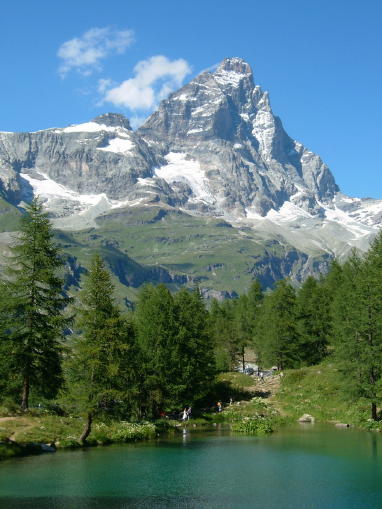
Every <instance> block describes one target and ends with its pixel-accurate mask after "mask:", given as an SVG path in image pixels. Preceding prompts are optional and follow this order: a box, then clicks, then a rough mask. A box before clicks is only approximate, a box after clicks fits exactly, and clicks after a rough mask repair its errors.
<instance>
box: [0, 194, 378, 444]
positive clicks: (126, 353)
mask: <svg viewBox="0 0 382 509" xmlns="http://www.w3.org/2000/svg"><path fill="white" fill-rule="evenodd" d="M381 275H382V236H381V235H379V236H378V237H377V238H376V239H375V241H374V242H373V243H372V245H371V247H370V250H369V251H368V252H367V253H366V254H365V255H362V256H361V255H359V254H357V253H355V252H354V253H352V255H351V256H350V257H349V259H348V260H347V261H346V262H345V263H344V264H343V265H340V264H339V263H338V262H336V261H335V262H333V264H332V267H331V269H330V271H329V273H328V274H327V275H325V276H322V277H321V279H320V280H316V279H314V278H312V277H308V278H307V279H306V281H305V282H304V283H303V285H302V286H301V287H300V288H299V289H296V288H294V287H293V286H292V285H291V283H290V282H288V281H287V280H284V281H280V282H278V283H277V284H276V285H275V288H274V290H273V291H271V292H265V293H264V292H263V291H262V289H261V287H260V284H259V283H258V282H257V281H255V282H253V284H252V285H251V287H250V289H249V290H248V292H247V293H246V294H244V295H241V296H240V297H238V298H237V299H232V300H225V301H223V302H218V301H216V300H213V301H212V302H211V303H210V305H209V306H208V307H207V306H206V304H205V302H204V301H203V299H202V297H201V294H200V292H199V290H198V289H197V288H195V289H194V290H193V291H189V290H186V289H182V290H180V291H178V292H177V293H175V294H172V293H170V291H169V290H168V289H167V288H166V287H165V286H164V285H158V286H153V285H146V286H145V287H144V288H143V289H142V290H141V292H140V293H139V295H138V301H137V304H136V307H135V309H134V310H133V311H128V312H122V311H121V309H120V308H119V306H118V305H117V304H116V301H115V298H114V295H113V292H114V289H113V284H112V279H111V275H110V273H109V272H108V271H107V269H106V267H105V263H104V261H103V260H102V259H101V258H100V256H95V257H94V258H93V259H92V261H91V264H90V266H89V267H88V273H87V276H86V277H85V278H84V282H83V286H82V289H81V291H80V292H79V294H78V297H77V298H75V299H73V298H72V297H70V296H68V295H67V294H66V292H65V291H64V289H63V288H64V281H63V260H62V258H61V257H60V253H59V251H58V249H57V246H56V244H55V242H54V238H53V231H52V227H51V224H50V222H49V220H48V218H47V216H46V214H44V212H43V210H42V205H41V203H40V202H39V201H38V200H34V201H33V202H32V203H31V204H30V205H29V206H28V208H27V211H26V213H25V214H24V215H23V217H22V219H21V225H20V233H19V235H18V237H17V240H16V242H15V245H14V246H13V247H12V255H11V257H10V258H9V259H8V264H7V268H6V275H5V277H4V278H3V279H2V280H1V282H0V285H1V286H0V289H1V294H0V304H1V305H0V318H1V326H0V339H1V341H0V374H1V377H0V397H1V399H2V400H3V401H4V400H9V399H12V400H14V401H19V402H20V405H21V408H22V409H23V410H27V409H28V407H29V405H30V400H31V397H32V400H33V401H37V400H39V398H45V399H46V400H53V399H56V400H57V398H58V399H59V402H60V405H61V406H62V407H63V408H66V409H67V410H68V411H69V412H71V413H73V414H76V415H82V416H84V417H85V427H84V430H83V434H82V440H83V441H85V440H86V438H87V436H88V435H89V433H90V430H91V425H92V421H93V419H94V418H95V417H97V415H99V414H100V413H107V414H108V415H112V416H114V417H117V418H123V419H126V418H129V419H143V418H145V419H147V418H157V417H159V416H160V415H163V413H164V412H171V411H174V410H175V409H179V408H182V407H184V406H185V405H198V404H199V405H200V404H202V402H205V400H206V398H208V393H209V390H210V387H211V385H212V384H213V380H214V377H215V374H216V373H217V372H219V371H228V370H233V369H237V368H238V366H240V365H241V366H242V367H244V364H245V349H246V348H248V347H250V348H252V349H254V350H255V352H256V355H257V358H258V363H260V364H261V365H262V366H264V367H265V366H268V367H270V366H272V365H276V366H277V367H278V369H280V370H284V369H289V368H297V367H301V366H305V365H311V364H317V363H319V362H321V361H322V360H323V359H324V358H325V357H326V356H328V355H332V356H333V358H335V359H336V362H337V363H338V366H339V369H341V370H342V371H344V372H345V373H347V374H348V376H349V388H350V390H351V391H352V394H353V395H354V396H355V397H363V398H366V399H367V400H368V401H369V402H370V404H371V414H372V417H373V419H376V418H377V417H378V416H377V403H378V401H379V398H380V394H381V392H380V391H381V387H382V362H381V361H382V284H381Z"/></svg>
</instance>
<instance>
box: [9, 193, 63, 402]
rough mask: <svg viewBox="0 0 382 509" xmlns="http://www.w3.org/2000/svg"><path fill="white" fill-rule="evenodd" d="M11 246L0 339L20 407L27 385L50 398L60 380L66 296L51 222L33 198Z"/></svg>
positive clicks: (29, 388)
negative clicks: (3, 330)
mask: <svg viewBox="0 0 382 509" xmlns="http://www.w3.org/2000/svg"><path fill="white" fill-rule="evenodd" d="M11 251H12V255H11V257H10V259H9V262H10V264H9V266H8V268H7V276H8V278H7V281H6V294H7V301H6V303H5V304H4V308H3V309H4V310H5V312H6V314H7V330H6V334H5V335H4V334H3V341H5V348H6V350H7V352H8V362H9V373H10V374H12V375H13V376H14V377H17V378H18V379H19V384H20V393H21V408H22V409H23V410H27V409H28V407H29V397H30V391H31V389H35V390H36V392H37V393H39V394H42V395H44V396H47V397H54V396H55V395H56V393H57V391H58V389H59V387H60V385H61V383H62V370H61V354H62V339H63V331H64V329H65V327H66V326H67V325H68V318H67V317H65V316H64V308H65V306H66V305H67V304H68V302H69V300H70V299H69V298H68V297H66V296H65V295H64V294H63V279H62V278H61V277H60V276H59V275H58V273H59V271H60V269H62V267H63V261H62V259H61V257H60V256H59V251H58V248H57V246H56V244H55V242H54V239H53V231H52V226H51V223H50V221H49V219H48V217H47V214H45V213H44V212H43V209H42V204H41V202H40V201H39V200H38V199H34V200H33V201H32V203H31V204H30V205H28V206H27V208H26V213H25V214H24V215H23V216H22V218H21V224H20V232H19V234H18V235H17V238H16V242H15V244H14V245H13V246H12V248H11Z"/></svg>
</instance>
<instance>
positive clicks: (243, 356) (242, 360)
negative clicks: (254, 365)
mask: <svg viewBox="0 0 382 509" xmlns="http://www.w3.org/2000/svg"><path fill="white" fill-rule="evenodd" d="M241 362H242V363H243V373H244V371H245V348H244V346H243V348H242V349H241Z"/></svg>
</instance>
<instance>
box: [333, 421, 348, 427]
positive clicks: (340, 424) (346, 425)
mask: <svg viewBox="0 0 382 509" xmlns="http://www.w3.org/2000/svg"><path fill="white" fill-rule="evenodd" d="M335 426H336V428H350V424H346V423H344V422H336V424H335Z"/></svg>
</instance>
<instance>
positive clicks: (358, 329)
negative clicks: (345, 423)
mask: <svg viewBox="0 0 382 509" xmlns="http://www.w3.org/2000/svg"><path fill="white" fill-rule="evenodd" d="M342 272H343V276H342V277H343V279H342V284H341V286H340V288H339V289H338V291H337V292H336V296H335V299H334V312H333V317H334V331H335V334H334V338H335V341H334V345H335V355H336V358H337V361H338V363H339V367H340V369H341V370H342V371H343V372H344V374H345V376H346V386H347V389H348V391H349V392H350V393H351V394H352V395H353V396H354V397H362V398H365V399H367V400H368V401H369V402H370V408H371V417H372V419H374V420H376V419H377V417H378V416H377V404H378V401H380V398H381V388H382V284H381V275H382V234H379V236H378V237H377V238H376V239H375V240H374V242H373V243H372V245H371V248H370V250H369V251H368V253H367V254H366V256H365V257H360V256H359V255H358V254H357V253H356V252H353V253H352V255H351V257H350V258H349V259H348V260H347V262H346V263H345V264H344V266H343V271H342Z"/></svg>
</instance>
